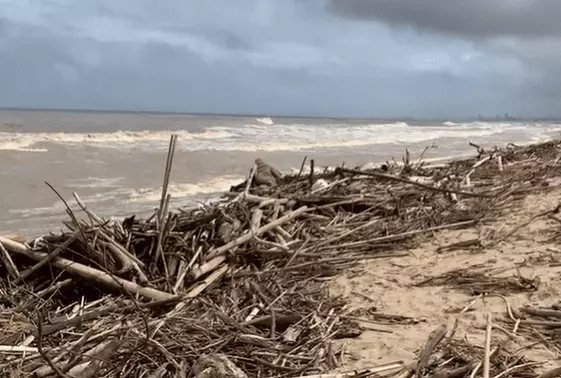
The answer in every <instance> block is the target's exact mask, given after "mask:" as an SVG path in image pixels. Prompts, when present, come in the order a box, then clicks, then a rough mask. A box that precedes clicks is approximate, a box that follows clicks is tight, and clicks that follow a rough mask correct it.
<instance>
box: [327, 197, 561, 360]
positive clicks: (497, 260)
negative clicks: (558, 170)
mask: <svg viewBox="0 0 561 378" xmlns="http://www.w3.org/2000/svg"><path fill="white" fill-rule="evenodd" d="M559 203H561V189H556V190H554V191H552V192H550V193H548V194H542V195H531V196H528V197H527V198H526V199H525V200H524V201H523V203H522V204H521V206H520V207H519V209H518V210H517V211H515V212H513V213H510V214H506V215H504V216H503V217H502V218H501V219H497V220H496V221H493V222H490V223H489V224H486V225H484V226H478V227H477V228H473V229H468V230H458V231H442V232H439V233H436V234H435V235H434V238H431V240H429V241H427V242H425V243H423V244H422V245H421V246H420V247H419V248H416V249H412V250H408V252H410V253H411V256H408V257H401V258H394V259H380V260H371V261H370V262H367V263H365V264H364V265H362V266H361V267H360V268H358V269H357V270H356V271H355V272H349V273H348V274H347V275H345V276H343V277H338V278H337V279H335V280H334V281H332V282H331V284H330V291H331V292H332V294H334V295H342V296H343V297H345V298H347V299H348V300H349V301H350V307H351V308H369V307H372V306H374V307H376V308H377V309H378V312H380V313H383V314H391V315H405V316H409V317H415V318H419V319H422V320H424V321H423V322H420V323H418V324H414V325H379V324H373V323H361V325H363V326H365V327H370V328H376V329H385V330H388V331H391V332H392V333H383V332H377V331H365V332H364V333H363V334H362V335H361V336H360V337H359V338H357V339H354V340H345V341H344V343H346V351H347V353H346V356H345V360H344V361H345V365H344V366H343V367H342V370H349V369H363V368H368V367H372V366H373V365H377V364H381V363H385V362H390V361H395V360H404V361H405V362H411V361H412V360H413V359H414V358H415V356H416V352H417V351H418V350H420V349H421V348H422V347H423V346H424V344H425V342H426V340H427V337H428V335H429V334H430V332H431V331H432V330H433V329H435V328H436V327H437V326H438V325H440V324H446V325H447V326H448V328H449V329H451V328H452V326H453V324H454V319H456V318H457V319H459V328H458V331H457V332H456V337H464V336H466V337H467V338H468V340H469V341H470V342H471V343H473V344H476V345H480V346H483V339H484V327H485V316H486V315H485V314H486V313H487V312H489V311H491V312H492V313H493V318H499V317H503V316H504V314H506V306H505V302H504V301H503V300H502V299H501V298H498V297H488V298H485V299H479V300H478V301H477V302H476V303H475V304H474V305H473V309H474V310H475V311H473V312H466V313H464V314H461V315H460V314H458V313H459V310H458V311H455V313H447V312H446V310H450V309H462V308H464V307H465V306H466V305H467V304H468V303H469V302H471V301H472V300H473V299H474V298H475V296H469V295H466V294H464V293H462V292H459V291H458V290H454V289H449V288H444V287H409V285H411V284H413V283H416V282H419V281H421V280H422V279H423V278H426V277H427V276H435V275H440V274H443V273H445V272H448V271H451V270H455V269H458V268H465V267H469V266H473V265H477V264H485V267H484V269H487V268H499V269H500V268H505V270H506V271H505V272H504V273H502V275H503V276H505V275H507V276H509V275H513V274H516V268H515V264H517V263H522V262H523V261H525V260H528V259H532V260H531V261H534V262H528V264H527V266H525V267H523V268H520V272H521V273H522V274H523V275H524V276H525V277H534V275H536V276H538V277H539V278H540V280H541V284H540V286H539V290H538V291H536V292H531V293H522V294H516V295H511V296H508V297H507V298H508V300H509V301H510V304H511V305H512V307H513V308H518V307H520V306H523V305H526V304H534V305H538V304H539V305H549V304H553V303H559V301H560V300H561V296H560V293H561V275H560V273H561V267H548V266H547V264H548V262H549V260H548V258H553V259H554V260H561V246H559V245H556V244H555V243H554V242H553V243H552V242H548V241H547V239H548V236H549V237H551V231H553V230H557V229H560V228H561V224H559V223H557V222H555V221H554V220H551V219H548V218H543V217H542V218H539V219H536V220H534V221H533V222H532V223H530V224H529V225H528V226H527V227H524V228H522V229H520V230H518V231H517V232H516V233H515V234H513V235H512V236H511V237H510V238H508V239H507V240H506V241H504V242H501V243H500V244H499V245H498V246H497V247H495V248H489V249H484V251H483V252H480V251H475V252H474V251H473V250H471V251H470V250H467V249H464V250H455V251H453V252H442V253H437V252H436V249H437V248H438V247H439V246H443V245H449V244H451V243H455V242H458V241H461V240H467V239H471V238H473V237H476V236H477V235H478V234H479V235H481V233H482V232H483V233H485V232H488V231H490V230H491V231H495V232H497V233H498V234H500V235H504V234H506V233H508V232H509V231H510V230H512V229H513V228H514V227H516V226H518V225H520V224H521V223H524V222H526V221H528V220H529V219H530V218H531V217H532V216H533V215H536V214H538V213H541V212H543V211H547V210H552V209H554V208H555V207H556V206H557V204H559ZM548 234H549V235H548ZM538 257H540V258H541V259H542V260H543V261H544V262H542V263H540V262H535V260H534V259H536V258H538ZM540 264H543V265H540ZM357 293H360V294H357ZM361 294H362V295H361ZM366 297H367V298H370V300H369V299H366ZM498 324H500V325H503V326H505V327H507V326H506V325H505V323H498ZM507 328H510V326H508V327H507ZM510 329H512V328H510ZM492 335H493V345H497V344H498V343H501V344H502V345H503V346H505V347H506V348H508V350H510V351H514V350H517V349H519V348H522V347H524V346H528V345H531V344H533V343H535V341H536V340H535V339H534V340H530V339H525V338H523V337H522V338H521V339H519V342H514V341H512V340H509V338H507V337H506V336H505V335H504V334H502V333H501V332H499V331H498V330H494V331H493V333H492ZM524 354H525V356H527V357H528V358H529V359H531V360H534V361H543V362H546V364H545V365H544V368H551V367H555V366H557V365H561V360H560V359H559V358H560V357H559V356H558V355H556V354H555V352H553V351H552V352H550V351H548V350H547V349H546V348H545V347H544V346H543V345H535V346H533V347H532V348H530V349H528V350H527V351H526V352H525V353H524Z"/></svg>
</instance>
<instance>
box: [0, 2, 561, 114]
mask: <svg viewBox="0 0 561 378" xmlns="http://www.w3.org/2000/svg"><path fill="white" fill-rule="evenodd" d="M0 9H2V11H1V12H0V107H33V108H58V109H60V108H65V109H106V110H153V111H173V112H201V113H251V114H269V115H309V116H329V117H338V116H350V117H369V116H374V117H391V116H413V117H454V116H456V117H463V116H473V115H477V114H483V115H489V116H494V115H503V114H504V113H507V112H508V113H509V114H510V115H513V116H516V115H518V116H550V115H561V109H560V105H561V92H560V90H561V89H560V88H561V22H559V15H560V14H561V1H559V0H493V1H489V0H470V1H459V0H458V1H456V0H235V1H232V0H212V1H201V0H174V1H172V0H159V1H157V2H156V1H148V0H119V1H115V0H80V1H72V0H44V1H38V0H0Z"/></svg>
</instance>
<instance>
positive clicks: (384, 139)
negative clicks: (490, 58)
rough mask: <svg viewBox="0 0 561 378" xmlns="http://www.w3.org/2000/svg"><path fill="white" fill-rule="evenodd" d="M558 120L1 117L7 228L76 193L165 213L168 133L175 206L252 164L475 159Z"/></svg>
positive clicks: (201, 198) (34, 220)
mask: <svg viewBox="0 0 561 378" xmlns="http://www.w3.org/2000/svg"><path fill="white" fill-rule="evenodd" d="M560 132H561V124H556V123H521V122H516V123H515V122H511V123H508V122H469V123H460V122H452V121H434V122H429V121H422V122H421V121H407V122H406V123H405V122H397V121H392V120H384V121H380V120H354V119H353V120H344V119H306V118H283V117H265V116H264V117H248V116H239V117H238V116H210V115H209V116H201V115H180V114H155V113H149V114H147V113H103V112H62V111H19V110H18V111H11V110H4V111H0V233H4V232H5V233H12V232H16V233H23V234H25V235H26V236H29V237H35V236H39V235H42V234H45V233H48V232H49V231H57V230H59V229H61V228H62V227H63V226H62V223H61V222H62V221H63V220H66V219H68V217H67V215H66V213H65V208H64V206H63V204H62V203H61V201H60V200H59V199H58V198H57V196H56V195H55V193H54V192H53V191H52V190H51V189H50V188H49V187H48V186H47V185H46V184H45V182H48V183H49V184H51V185H52V186H53V187H54V188H55V189H56V190H57V191H59V192H60V193H61V194H62V196H63V197H64V198H65V199H66V200H67V201H68V202H69V203H71V204H73V207H74V208H75V207H76V206H74V200H73V198H72V193H73V192H76V193H78V195H79V196H80V198H81V199H82V200H83V202H84V203H85V204H86V205H87V206H88V207H89V208H91V209H92V210H93V211H95V212H96V213H97V214H98V215H101V216H104V217H111V216H116V217H123V216H127V215H131V214H138V215H147V214H150V213H151V212H152V211H153V210H154V208H156V207H157V206H158V202H159V199H160V194H161V186H162V182H163V175H164V167H165V161H166V154H167V148H168V145H169V139H170V135H171V134H172V133H177V134H178V144H177V147H176V153H175V159H174V162H173V169H172V174H171V181H170V187H169V192H170V194H171V195H172V202H171V207H172V208H178V207H189V206H197V205H199V204H201V203H204V202H205V201H208V200H211V199H213V198H216V197H218V196H220V194H221V193H223V192H224V191H227V190H228V189H229V188H230V186H231V185H235V184H238V183H240V182H241V181H243V180H244V177H245V176H246V175H247V173H248V171H249V170H250V168H251V167H252V165H253V161H254V159H255V158H257V157H260V158H262V159H263V160H264V161H266V162H268V163H269V164H271V165H273V166H275V167H276V168H278V169H279V170H281V171H284V172H291V171H294V170H296V171H297V170H298V169H299V167H300V164H301V162H302V159H303V158H304V157H305V156H307V157H308V158H313V159H314V160H315V162H316V166H317V167H320V168H321V167H325V166H334V165H339V164H341V163H343V162H344V163H345V164H346V165H347V166H356V165H365V164H376V163H380V162H383V161H386V160H390V159H392V157H393V158H395V159H396V160H398V161H399V160H401V157H402V156H403V155H404V152H405V149H406V148H407V149H409V151H410V153H411V157H412V158H417V157H418V156H419V154H420V153H422V152H423V150H425V149H426V148H427V147H429V148H428V150H427V151H426V153H425V157H426V158H439V157H448V156H452V155H453V156H457V155H469V154H472V153H473V152H474V149H473V148H472V147H470V146H469V145H468V142H469V141H471V142H474V143H476V144H480V145H482V146H485V147H492V146H493V145H497V146H505V145H506V144H507V143H509V142H511V143H515V144H524V143H532V142H538V141H545V140H549V139H552V138H557V137H559V136H560Z"/></svg>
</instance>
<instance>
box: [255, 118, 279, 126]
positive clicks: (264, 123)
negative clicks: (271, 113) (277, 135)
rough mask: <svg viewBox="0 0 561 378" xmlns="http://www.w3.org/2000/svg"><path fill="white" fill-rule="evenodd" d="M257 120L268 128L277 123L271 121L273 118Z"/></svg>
mask: <svg viewBox="0 0 561 378" xmlns="http://www.w3.org/2000/svg"><path fill="white" fill-rule="evenodd" d="M255 120H256V121H257V122H258V123H261V124H263V125H267V126H271V125H274V124H275V122H273V120H272V119H271V117H263V118H255Z"/></svg>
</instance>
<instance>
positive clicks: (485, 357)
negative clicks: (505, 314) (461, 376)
mask: <svg viewBox="0 0 561 378" xmlns="http://www.w3.org/2000/svg"><path fill="white" fill-rule="evenodd" d="M492 328H493V322H492V321H491V313H487V329H486V330H485V354H484V355H483V378H489V369H490V362H489V357H490V355H491V330H492Z"/></svg>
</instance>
